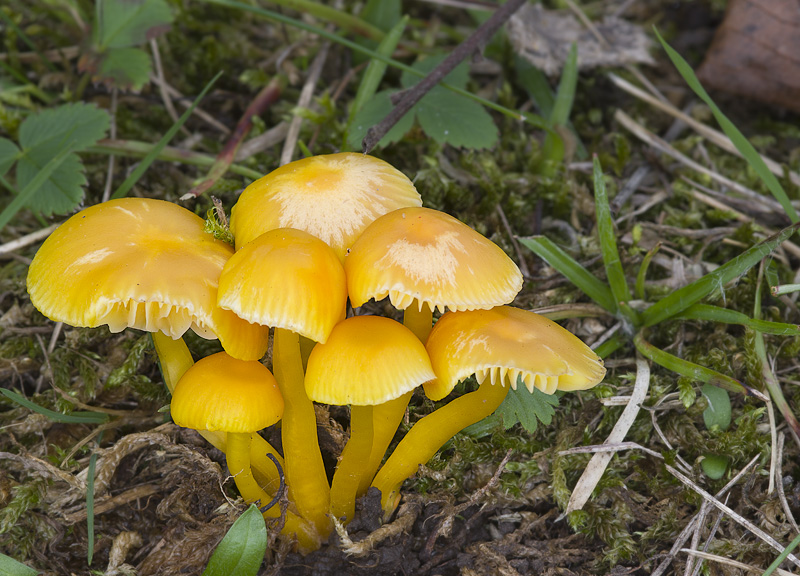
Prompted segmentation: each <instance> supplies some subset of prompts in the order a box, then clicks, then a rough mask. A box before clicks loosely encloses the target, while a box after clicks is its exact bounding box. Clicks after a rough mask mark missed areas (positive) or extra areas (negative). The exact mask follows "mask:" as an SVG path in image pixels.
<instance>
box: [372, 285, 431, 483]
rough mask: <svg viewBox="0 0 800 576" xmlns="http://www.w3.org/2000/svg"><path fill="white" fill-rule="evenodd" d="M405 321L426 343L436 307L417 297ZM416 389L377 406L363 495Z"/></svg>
mask: <svg viewBox="0 0 800 576" xmlns="http://www.w3.org/2000/svg"><path fill="white" fill-rule="evenodd" d="M403 324H404V325H405V327H406V328H408V329H409V330H411V331H412V332H413V333H414V336H416V337H417V338H419V340H420V342H422V343H423V344H425V341H426V340H427V339H428V335H429V334H430V332H431V328H432V325H433V311H432V310H431V307H430V306H429V305H428V304H427V303H426V302H423V303H422V304H420V303H419V300H416V299H414V301H413V302H411V305H410V306H409V307H408V308H406V309H405V310H404V311H403ZM411 395H412V392H409V393H407V394H403V395H402V396H400V397H399V398H396V399H394V400H390V401H388V402H384V403H383V404H380V405H378V406H375V408H374V411H373V440H372V452H371V453H370V456H369V462H368V463H367V465H366V466H365V467H364V468H363V469H362V473H361V478H360V480H359V485H358V492H357V496H363V495H364V494H365V493H366V491H367V489H368V488H369V485H370V482H372V479H373V478H374V477H375V472H376V471H377V470H378V467H379V466H380V465H381V461H382V460H383V456H384V454H386V450H387V449H388V448H389V444H390V443H391V442H392V438H394V435H395V433H396V432H397V428H398V426H400V422H401V421H402V420H403V416H405V413H406V408H407V407H408V402H409V400H411Z"/></svg>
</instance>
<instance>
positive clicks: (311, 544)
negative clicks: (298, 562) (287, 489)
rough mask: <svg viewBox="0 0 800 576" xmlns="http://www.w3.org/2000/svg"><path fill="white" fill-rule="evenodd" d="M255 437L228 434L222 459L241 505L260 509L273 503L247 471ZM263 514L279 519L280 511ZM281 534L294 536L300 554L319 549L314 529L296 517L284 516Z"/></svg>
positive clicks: (242, 434) (270, 510) (244, 433)
mask: <svg viewBox="0 0 800 576" xmlns="http://www.w3.org/2000/svg"><path fill="white" fill-rule="evenodd" d="M257 437H259V436H258V434H250V433H249V432H240V433H235V432H228V434H227V439H226V446H227V450H226V452H225V459H226V460H227V462H228V469H229V470H230V472H231V476H233V481H234V482H235V483H236V487H237V488H238V489H239V494H241V495H242V498H243V499H244V501H245V502H246V503H250V502H257V503H258V505H259V506H264V505H266V504H268V503H269V502H270V500H272V497H271V496H270V495H269V494H268V493H267V492H265V491H264V490H263V489H262V488H261V486H260V485H259V484H258V482H256V479H255V478H253V472H252V470H251V468H250V453H251V448H250V445H251V439H252V438H257ZM262 514H263V515H264V517H265V518H280V516H281V507H280V506H270V507H269V508H267V509H266V510H264V511H263V512H262ZM282 532H283V533H284V534H289V535H295V536H297V544H298V547H299V549H300V551H301V552H304V553H307V552H311V551H312V550H317V549H319V547H320V538H319V535H318V534H317V533H316V531H315V530H314V528H313V527H312V526H311V525H309V524H308V523H306V522H304V521H303V520H302V519H301V518H300V517H299V516H297V515H295V514H291V513H287V514H286V518H285V522H284V526H283V530H282Z"/></svg>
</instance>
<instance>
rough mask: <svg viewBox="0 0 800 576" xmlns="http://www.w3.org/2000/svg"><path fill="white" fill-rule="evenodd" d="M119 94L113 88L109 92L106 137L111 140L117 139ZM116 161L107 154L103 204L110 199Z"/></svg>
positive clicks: (113, 156) (115, 158)
mask: <svg viewBox="0 0 800 576" xmlns="http://www.w3.org/2000/svg"><path fill="white" fill-rule="evenodd" d="M118 94H119V90H118V89H117V88H116V87H114V89H113V90H112V91H111V109H110V110H109V112H110V114H109V130H108V135H109V136H110V137H111V139H112V140H115V139H116V138H117V99H118V98H117V96H118ZM116 161H117V156H116V155H115V154H109V156H108V171H107V172H106V185H105V188H103V202H108V199H109V198H111V187H112V184H113V183H114V164H115V163H116Z"/></svg>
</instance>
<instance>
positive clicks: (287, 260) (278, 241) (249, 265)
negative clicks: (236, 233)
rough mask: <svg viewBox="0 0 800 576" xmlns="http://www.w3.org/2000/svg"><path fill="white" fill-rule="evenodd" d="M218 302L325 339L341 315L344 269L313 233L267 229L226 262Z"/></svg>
mask: <svg viewBox="0 0 800 576" xmlns="http://www.w3.org/2000/svg"><path fill="white" fill-rule="evenodd" d="M219 305H220V307H222V308H224V309H226V310H231V311H233V312H235V313H236V314H237V315H238V316H240V317H242V318H244V319H246V320H248V321H249V322H254V323H256V324H262V325H264V326H272V327H273V328H285V329H287V330H291V331H292V332H297V333H298V334H300V335H302V336H305V337H306V338H310V339H311V340H314V341H315V342H325V341H326V340H327V339H328V334H330V332H331V330H333V327H334V325H336V323H337V322H339V321H340V320H343V319H344V316H345V309H346V306H347V283H346V281H345V276H344V269H343V268H342V263H341V262H340V261H339V259H338V258H337V257H336V254H334V253H333V250H331V248H330V247H329V246H328V245H327V244H325V243H324V242H323V241H322V240H319V239H318V238H315V237H314V236H312V235H311V234H308V233H306V232H302V231H301V230H293V229H291V228H278V229H276V230H271V231H269V232H267V233H265V234H262V235H261V236H259V237H258V238H256V239H255V240H253V241H252V242H250V243H248V244H247V245H246V246H244V247H243V248H242V249H241V250H239V251H238V252H236V254H234V255H233V257H232V258H231V259H230V260H229V261H228V263H227V264H226V265H225V269H224V270H223V271H222V276H221V277H220V281H219Z"/></svg>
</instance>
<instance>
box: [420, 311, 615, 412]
mask: <svg viewBox="0 0 800 576" xmlns="http://www.w3.org/2000/svg"><path fill="white" fill-rule="evenodd" d="M426 348H427V350H428V354H430V358H431V364H432V365H433V371H434V372H435V373H436V376H437V379H436V380H435V381H433V382H429V383H427V384H425V386H424V387H425V393H426V394H427V395H428V397H429V398H431V399H432V400H441V399H442V398H444V397H445V396H447V395H448V394H449V393H450V391H451V390H452V389H453V387H454V386H455V385H456V383H458V382H459V381H460V380H464V379H465V378H467V377H469V376H471V375H472V374H475V376H476V378H477V379H478V382H484V381H485V380H486V379H487V378H488V379H489V382H486V383H485V384H484V385H488V384H491V385H497V386H511V388H514V389H516V387H517V378H518V377H521V378H522V381H523V382H524V383H525V386H526V387H527V388H528V390H529V391H533V388H534V387H536V388H538V389H539V390H541V391H542V392H545V393H546V394H552V393H554V392H555V391H556V390H585V389H587V388H591V387H592V386H594V385H596V384H599V383H600V382H601V381H602V380H603V377H604V376H605V373H606V370H605V368H604V367H603V362H602V360H600V358H599V357H598V356H597V354H595V353H594V352H593V351H592V349H591V348H589V347H588V346H587V345H586V344H584V343H583V342H581V341H580V339H578V337H576V336H575V335H574V334H572V333H570V332H569V331H567V330H565V329H564V328H562V327H561V326H559V325H558V324H556V323H555V322H552V321H550V320H548V319H547V318H545V317H544V316H540V315H538V314H536V313H534V312H530V311H528V310H520V309H519V308H512V307H510V306H499V307H497V308H492V309H491V310H471V311H466V312H448V313H447V314H445V315H443V316H442V317H441V318H440V319H439V321H438V322H437V323H436V325H435V326H434V327H433V330H432V331H431V334H430V337H429V338H428V342H427V344H426Z"/></svg>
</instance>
